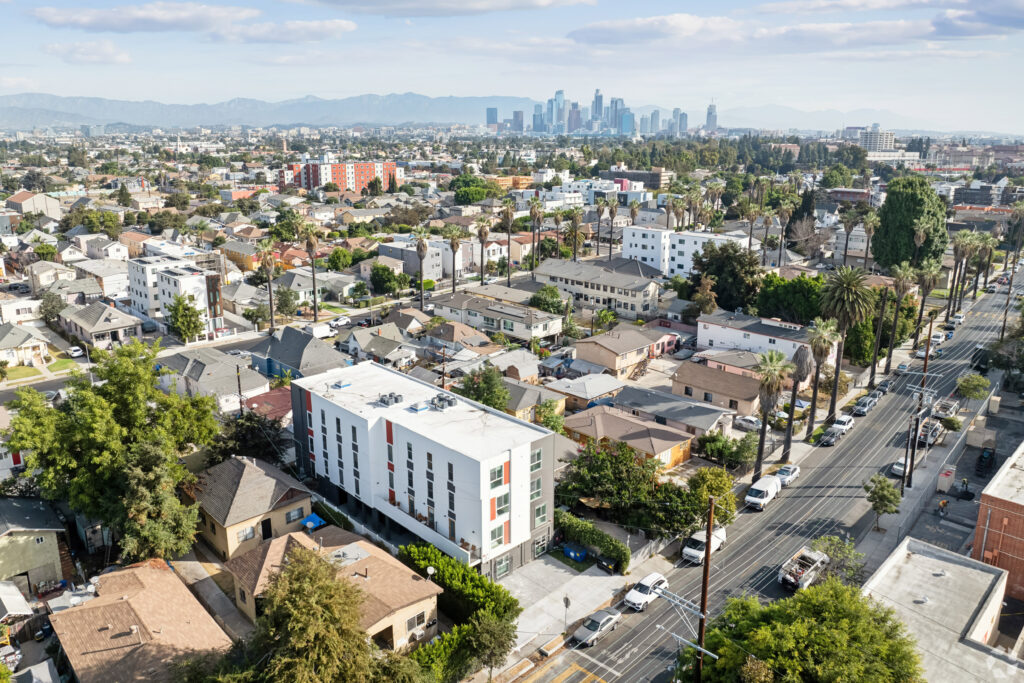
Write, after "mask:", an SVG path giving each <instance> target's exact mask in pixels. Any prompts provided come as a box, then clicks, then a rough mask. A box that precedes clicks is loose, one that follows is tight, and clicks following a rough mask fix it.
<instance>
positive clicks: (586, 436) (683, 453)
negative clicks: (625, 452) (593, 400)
mask: <svg viewBox="0 0 1024 683" xmlns="http://www.w3.org/2000/svg"><path fill="white" fill-rule="evenodd" d="M564 427H565V435H566V436H568V437H569V438H570V439H572V440H574V441H576V442H578V443H579V444H580V445H583V446H585V445H586V444H588V443H590V442H592V441H596V442H597V443H601V444H616V443H624V444H626V445H627V446H629V447H630V448H632V449H633V450H635V451H636V453H637V455H638V456H641V457H644V458H657V459H658V461H659V462H661V464H662V465H663V466H665V467H675V466H676V465H679V464H681V463H683V462H685V461H686V460H689V459H690V442H691V441H692V440H693V437H692V436H690V435H689V434H686V433H685V432H681V431H679V430H678V429H673V428H672V427H668V426H665V425H660V424H658V423H656V422H653V421H649V420H645V419H643V418H641V417H635V416H633V415H630V414H629V413H627V412H625V411H622V410H619V409H617V408H612V407H609V406H594V407H593V408H588V409H587V410H584V411H583V412H580V413H576V414H575V415H570V416H569V417H567V418H565V424H564Z"/></svg>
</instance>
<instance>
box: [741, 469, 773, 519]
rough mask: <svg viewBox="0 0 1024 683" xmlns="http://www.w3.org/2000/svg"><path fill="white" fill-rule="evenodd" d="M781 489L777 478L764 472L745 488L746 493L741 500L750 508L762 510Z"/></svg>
mask: <svg viewBox="0 0 1024 683" xmlns="http://www.w3.org/2000/svg"><path fill="white" fill-rule="evenodd" d="M781 490H782V482H780V481H779V478H778V477H776V476H775V475H773V474H766V475H765V476H763V477H761V478H760V479H758V480H757V481H756V482H754V484H753V485H751V487H750V488H749V489H747V495H746V497H745V498H744V499H743V502H745V503H746V504H747V505H748V506H750V507H752V508H757V509H758V510H764V509H765V507H767V505H768V503H770V502H772V501H773V500H775V497H776V496H778V495H779V491H781Z"/></svg>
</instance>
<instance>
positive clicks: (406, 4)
mask: <svg viewBox="0 0 1024 683" xmlns="http://www.w3.org/2000/svg"><path fill="white" fill-rule="evenodd" d="M312 1H314V2H317V3H318V4H321V5H332V6H336V7H342V8H344V9H347V10H351V11H353V12H360V13H362V14H383V15H386V16H397V17H450V16H456V15H463V14H485V13H488V12H505V11H509V10H533V9H549V8H551V7H562V6H566V5H593V4H596V0H312Z"/></svg>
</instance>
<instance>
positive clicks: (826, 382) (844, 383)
mask: <svg viewBox="0 0 1024 683" xmlns="http://www.w3.org/2000/svg"><path fill="white" fill-rule="evenodd" d="M835 372H836V369H835V366H833V365H826V366H824V367H822V369H821V382H819V384H818V396H819V397H820V396H822V395H825V396H826V398H827V395H828V394H830V393H832V379H833V378H834V377H835ZM851 380H852V378H851V377H850V373H848V372H842V373H840V375H839V395H840V396H846V392H848V391H849V390H850V382H851Z"/></svg>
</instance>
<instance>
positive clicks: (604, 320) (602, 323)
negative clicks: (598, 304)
mask: <svg viewBox="0 0 1024 683" xmlns="http://www.w3.org/2000/svg"><path fill="white" fill-rule="evenodd" d="M617 319H618V316H617V315H615V311H613V310H612V309H610V308H602V309H601V310H600V311H598V312H597V313H595V314H594V315H593V317H591V318H590V334H591V335H593V334H594V333H595V329H594V326H595V325H596V326H597V327H598V328H599V329H602V330H603V329H606V328H608V327H611V325H612V323H614V322H615V321H616V320H617Z"/></svg>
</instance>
